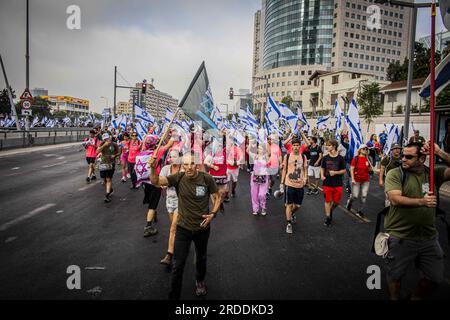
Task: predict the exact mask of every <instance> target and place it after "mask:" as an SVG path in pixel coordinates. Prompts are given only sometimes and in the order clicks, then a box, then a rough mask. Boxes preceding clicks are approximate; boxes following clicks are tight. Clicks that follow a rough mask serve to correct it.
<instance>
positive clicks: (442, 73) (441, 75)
mask: <svg viewBox="0 0 450 320" xmlns="http://www.w3.org/2000/svg"><path fill="white" fill-rule="evenodd" d="M435 77H436V79H435V82H434V93H435V95H436V96H437V95H438V94H439V93H440V92H441V91H442V90H444V89H445V87H446V86H447V85H448V84H449V83H450V54H448V55H447V56H446V57H445V58H444V60H442V61H441V63H439V64H438V66H437V67H436V69H435ZM430 81H431V74H430V75H428V78H427V79H426V80H425V82H424V83H423V85H422V88H421V89H420V92H419V95H420V96H421V97H423V98H426V97H429V96H430V93H431V83H430Z"/></svg>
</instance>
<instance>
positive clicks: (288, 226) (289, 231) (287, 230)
mask: <svg viewBox="0 0 450 320" xmlns="http://www.w3.org/2000/svg"><path fill="white" fill-rule="evenodd" d="M286 233H292V224H290V223H288V224H287V226H286Z"/></svg>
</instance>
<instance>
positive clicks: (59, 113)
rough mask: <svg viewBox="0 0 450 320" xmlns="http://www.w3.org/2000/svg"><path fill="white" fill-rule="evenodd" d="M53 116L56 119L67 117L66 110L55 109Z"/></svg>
mask: <svg viewBox="0 0 450 320" xmlns="http://www.w3.org/2000/svg"><path fill="white" fill-rule="evenodd" d="M53 117H54V118H55V119H58V120H61V119H64V118H65V117H67V111H64V110H60V111H55V112H54V113H53Z"/></svg>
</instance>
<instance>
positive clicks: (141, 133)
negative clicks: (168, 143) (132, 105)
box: [136, 121, 147, 141]
mask: <svg viewBox="0 0 450 320" xmlns="http://www.w3.org/2000/svg"><path fill="white" fill-rule="evenodd" d="M136 133H137V135H138V139H139V140H140V141H142V140H143V139H144V137H145V135H146V134H147V128H146V127H145V125H144V124H143V123H142V121H138V122H137V123H136Z"/></svg>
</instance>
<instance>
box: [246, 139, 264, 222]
mask: <svg viewBox="0 0 450 320" xmlns="http://www.w3.org/2000/svg"><path fill="white" fill-rule="evenodd" d="M249 155H250V157H251V158H253V172H252V174H251V176H250V193H251V198H252V209H253V215H255V216H256V215H258V213H261V215H262V216H265V215H266V214H267V211H266V193H267V190H268V188H269V179H268V178H269V176H268V174H269V172H268V159H269V155H268V153H267V150H266V149H265V148H264V146H263V145H262V144H260V145H259V146H258V153H257V154H253V153H251V152H250V154H249Z"/></svg>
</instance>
